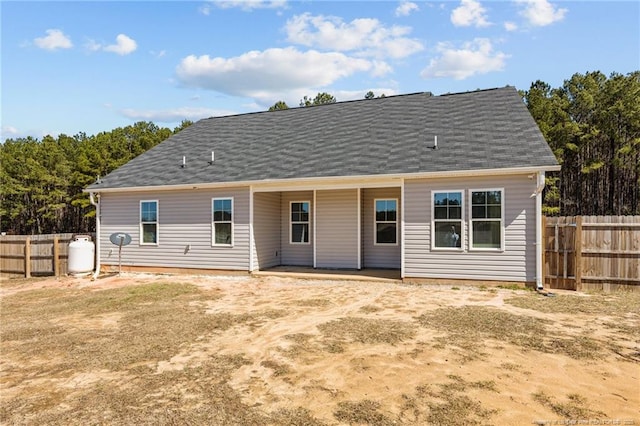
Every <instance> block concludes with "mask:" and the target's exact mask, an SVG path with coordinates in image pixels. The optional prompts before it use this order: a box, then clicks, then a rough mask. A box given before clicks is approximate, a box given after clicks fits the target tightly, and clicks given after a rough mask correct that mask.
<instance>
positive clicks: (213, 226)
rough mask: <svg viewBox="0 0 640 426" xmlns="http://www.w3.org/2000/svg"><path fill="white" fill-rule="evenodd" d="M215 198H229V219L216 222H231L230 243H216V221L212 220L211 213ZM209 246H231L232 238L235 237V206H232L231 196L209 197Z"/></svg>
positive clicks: (212, 212)
mask: <svg viewBox="0 0 640 426" xmlns="http://www.w3.org/2000/svg"><path fill="white" fill-rule="evenodd" d="M216 200H231V220H230V221H227V220H224V221H219V222H217V223H231V243H230V244H221V243H217V244H216V222H214V221H213V214H214V207H213V205H214V203H215V201H216ZM210 206H211V247H233V242H234V239H235V237H236V232H235V229H234V228H235V227H234V220H235V217H236V213H235V206H234V200H233V197H214V198H212V199H211V204H210Z"/></svg>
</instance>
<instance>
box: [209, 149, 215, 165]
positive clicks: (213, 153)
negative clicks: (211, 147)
mask: <svg viewBox="0 0 640 426" xmlns="http://www.w3.org/2000/svg"><path fill="white" fill-rule="evenodd" d="M214 161H216V154H215V152H214V151H211V160H209V161H208V163H209V165H210V166H211V165H213V162H214Z"/></svg>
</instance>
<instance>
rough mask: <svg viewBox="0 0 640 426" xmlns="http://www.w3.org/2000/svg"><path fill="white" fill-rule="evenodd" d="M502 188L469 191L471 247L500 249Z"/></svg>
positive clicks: (501, 244)
mask: <svg viewBox="0 0 640 426" xmlns="http://www.w3.org/2000/svg"><path fill="white" fill-rule="evenodd" d="M502 193H503V191H502V189H492V190H481V191H475V190H472V191H471V248H473V249H491V250H501V249H502V246H503V238H502V229H503V226H502V219H503V212H502V210H503V205H504V200H503V196H502Z"/></svg>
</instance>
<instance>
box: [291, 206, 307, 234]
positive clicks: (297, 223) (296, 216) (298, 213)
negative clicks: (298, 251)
mask: <svg viewBox="0 0 640 426" xmlns="http://www.w3.org/2000/svg"><path fill="white" fill-rule="evenodd" d="M309 204H310V203H309V202H308V201H292V202H291V240H290V241H291V243H292V244H308V243H309Z"/></svg>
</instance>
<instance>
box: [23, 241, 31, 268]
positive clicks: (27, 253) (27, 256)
mask: <svg viewBox="0 0 640 426" xmlns="http://www.w3.org/2000/svg"><path fill="white" fill-rule="evenodd" d="M24 277H25V278H31V237H29V236H28V237H27V238H26V239H25V240H24Z"/></svg>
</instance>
